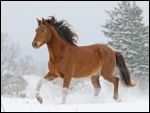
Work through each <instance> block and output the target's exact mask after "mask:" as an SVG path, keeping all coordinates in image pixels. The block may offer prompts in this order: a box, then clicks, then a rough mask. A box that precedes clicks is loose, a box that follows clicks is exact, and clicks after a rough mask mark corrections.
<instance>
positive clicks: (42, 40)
mask: <svg viewBox="0 0 150 113" xmlns="http://www.w3.org/2000/svg"><path fill="white" fill-rule="evenodd" d="M37 22H38V28H37V29H36V30H35V31H36V35H35V38H34V40H33V42H32V46H33V47H34V48H39V47H41V46H42V45H44V44H46V43H49V42H50V40H51V32H50V29H49V27H48V26H47V25H46V24H47V23H46V21H45V20H44V19H43V18H42V20H38V19H37Z"/></svg>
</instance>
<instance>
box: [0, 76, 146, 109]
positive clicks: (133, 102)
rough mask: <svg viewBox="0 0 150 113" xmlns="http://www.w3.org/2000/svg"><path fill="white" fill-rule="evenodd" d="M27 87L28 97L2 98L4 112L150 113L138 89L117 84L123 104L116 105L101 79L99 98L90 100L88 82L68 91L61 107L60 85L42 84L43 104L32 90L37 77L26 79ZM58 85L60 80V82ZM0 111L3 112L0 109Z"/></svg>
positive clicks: (117, 103) (90, 90) (91, 92)
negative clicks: (95, 112)
mask: <svg viewBox="0 0 150 113" xmlns="http://www.w3.org/2000/svg"><path fill="white" fill-rule="evenodd" d="M25 79H26V80H27V81H28V83H29V86H28V87H27V89H26V94H27V98H23V99H20V98H8V97H3V98H2V104H3V107H4V110H5V111H14V112H16V111H26V112H27V111H31V112H32V111H41V112H44V111H45V112H49V111H60V112H61V111H64V112H65V111H91V112H92V111H100V112H102V111H110V112H112V111H113V112H119V111H124V112H125V111H131V112H132V111H137V112H140V111H141V112H143V111H147V112H148V111H149V96H148V95H146V96H145V95H143V94H142V93H141V92H140V91H139V90H137V88H132V89H127V88H123V87H121V85H120V87H121V88H120V90H119V92H120V96H121V97H122V102H116V101H114V100H113V99H112V93H113V88H112V86H111V85H108V84H109V83H107V82H105V81H104V80H101V82H102V83H101V84H102V90H101V93H100V95H99V97H97V98H95V97H93V88H92V86H91V84H90V80H89V81H87V80H85V81H86V82H87V88H86V87H83V88H79V89H78V90H75V91H69V94H68V97H67V101H66V104H60V101H61V85H55V84H54V83H50V82H47V83H45V84H44V85H43V87H42V90H41V96H42V97H43V99H44V101H43V104H40V103H38V102H37V100H36V99H35V97H34V95H35V87H36V83H37V81H38V80H39V77H37V76H32V75H31V76H25ZM60 82H61V80H60ZM1 110H3V109H2V108H1Z"/></svg>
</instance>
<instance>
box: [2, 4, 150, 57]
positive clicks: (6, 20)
mask: <svg viewBox="0 0 150 113" xmlns="http://www.w3.org/2000/svg"><path fill="white" fill-rule="evenodd" d="M137 4H138V5H139V6H140V7H141V8H142V9H143V16H144V19H143V22H144V23H145V24H146V25H149V2H148V1H147V2H145V1H138V2H137ZM116 6H117V2H116V1H115V2H112V1H99V2H98V1H94V2H89V1H88V2H80V1H76V2H75V1H71V2H57V1H56V2H55V1H49V2H33V1H32V2H25V1H24V2H23V1H22V2H18V1H17V2H1V16H2V18H1V23H2V26H1V28H2V29H1V32H3V33H7V34H8V36H9V37H10V38H11V39H12V40H13V41H14V42H17V43H19V45H20V46H21V47H22V48H24V50H25V53H27V52H29V53H32V54H36V55H39V53H42V55H45V53H46V52H45V51H46V50H44V49H45V47H42V48H41V49H40V50H34V49H33V48H32V46H31V43H32V40H33V38H34V35H35V29H36V27H37V22H36V18H42V17H44V18H47V17H48V16H52V15H54V16H56V18H57V19H58V20H60V19H65V20H67V21H68V22H69V23H70V24H71V25H72V26H73V29H74V31H75V32H76V33H77V34H78V36H79V41H78V44H79V45H89V44H93V43H106V42H107V38H105V36H104V35H103V33H102V32H101V30H102V27H101V25H103V24H104V23H105V21H106V19H107V18H108V15H107V14H106V12H105V11H106V10H111V9H112V8H113V7H116ZM36 51H39V52H36ZM46 54H47V53H46ZM40 55H41V54H40Z"/></svg>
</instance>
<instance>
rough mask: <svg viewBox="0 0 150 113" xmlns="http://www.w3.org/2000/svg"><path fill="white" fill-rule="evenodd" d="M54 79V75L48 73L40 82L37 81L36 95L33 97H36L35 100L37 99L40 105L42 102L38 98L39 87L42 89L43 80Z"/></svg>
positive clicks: (40, 98) (39, 97)
mask: <svg viewBox="0 0 150 113" xmlns="http://www.w3.org/2000/svg"><path fill="white" fill-rule="evenodd" d="M56 77H57V76H56V75H54V74H52V73H50V72H48V73H47V74H46V75H45V76H44V78H42V79H40V80H39V81H38V84H37V87H36V95H35V96H36V99H37V100H38V101H39V102H40V103H42V102H43V99H42V97H41V96H40V90H41V87H42V85H43V83H44V81H45V80H49V81H51V80H54V79H55V78H56Z"/></svg>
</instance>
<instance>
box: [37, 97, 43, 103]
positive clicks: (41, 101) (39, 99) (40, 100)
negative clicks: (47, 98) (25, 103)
mask: <svg viewBox="0 0 150 113" xmlns="http://www.w3.org/2000/svg"><path fill="white" fill-rule="evenodd" d="M36 99H37V100H38V102H39V103H40V104H42V103H43V99H42V97H40V96H39V95H36Z"/></svg>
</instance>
